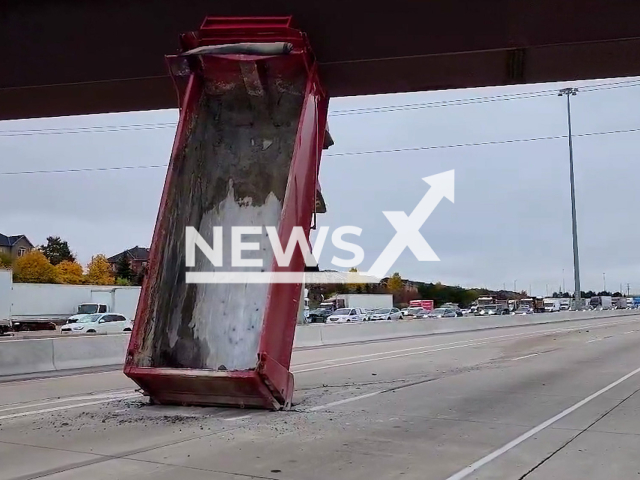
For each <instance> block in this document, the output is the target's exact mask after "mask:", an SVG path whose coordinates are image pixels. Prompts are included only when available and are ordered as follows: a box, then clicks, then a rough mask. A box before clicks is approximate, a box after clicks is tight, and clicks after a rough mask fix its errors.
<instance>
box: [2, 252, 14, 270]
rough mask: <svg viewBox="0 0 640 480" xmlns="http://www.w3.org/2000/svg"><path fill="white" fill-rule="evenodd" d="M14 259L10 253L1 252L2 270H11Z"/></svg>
mask: <svg viewBox="0 0 640 480" xmlns="http://www.w3.org/2000/svg"><path fill="white" fill-rule="evenodd" d="M12 263H13V259H12V258H11V255H9V254H8V253H4V252H0V268H11V264H12Z"/></svg>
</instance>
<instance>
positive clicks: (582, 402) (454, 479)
mask: <svg viewBox="0 0 640 480" xmlns="http://www.w3.org/2000/svg"><path fill="white" fill-rule="evenodd" d="M638 372H640V368H636V369H635V370H634V371H633V372H631V373H627V374H626V375H625V376H624V377H622V378H619V379H618V380H616V381H615V382H613V383H610V384H609V385H607V386H606V387H604V388H601V389H600V390H598V391H597V392H596V393H594V394H592V395H589V396H588V397H587V398H585V399H584V400H580V401H579V402H578V403H576V404H574V405H573V406H571V407H569V408H567V409H566V410H563V411H562V412H560V413H559V414H557V415H556V416H555V417H552V418H550V419H549V420H547V421H546V422H543V423H541V424H540V425H538V426H537V427H534V428H532V429H531V430H529V431H528V432H526V433H523V434H522V435H520V436H519V437H518V438H516V439H515V440H512V441H510V442H509V443H507V444H506V445H504V446H503V447H501V448H499V449H498V450H495V451H494V452H492V453H490V454H489V455H487V456H486V457H483V458H481V459H480V460H478V461H477V462H474V463H472V464H471V465H469V466H468V467H467V468H465V469H463V470H460V471H459V472H458V473H456V474H454V475H452V476H450V477H449V478H447V480H461V479H463V478H465V477H466V476H467V475H469V474H471V473H473V472H475V471H476V470H478V469H479V468H480V467H482V466H483V465H486V464H487V463H489V462H490V461H492V460H494V459H496V458H498V457H499V456H500V455H502V454H503V453H505V452H508V451H509V450H511V449H512V448H514V447H516V446H518V445H520V444H521V443H522V442H524V441H525V440H527V439H529V438H531V437H532V436H534V435H535V434H536V433H538V432H540V431H542V430H544V429H545V428H547V427H548V426H549V425H552V424H554V423H555V422H557V421H558V420H560V419H561V418H564V417H566V416H567V415H569V414H570V413H571V412H574V411H576V410H577V409H579V408H580V407H582V406H584V405H586V404H587V403H589V402H590V401H591V400H593V399H594V398H597V397H599V396H600V395H602V394H603V393H606V392H608V391H609V390H611V389H612V388H613V387H615V386H617V385H620V384H621V383H622V382H624V381H625V380H628V379H629V378H631V377H633V376H634V375H636V374H637V373H638Z"/></svg>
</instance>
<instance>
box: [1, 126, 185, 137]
mask: <svg viewBox="0 0 640 480" xmlns="http://www.w3.org/2000/svg"><path fill="white" fill-rule="evenodd" d="M176 125H177V124H176V123H146V124H145V123H141V124H131V125H95V126H93V127H73V128H71V127H70V128H42V129H33V130H5V131H0V137H29V136H32V135H67V134H76V133H105V132H127V131H135V130H159V129H163V128H175V127H176Z"/></svg>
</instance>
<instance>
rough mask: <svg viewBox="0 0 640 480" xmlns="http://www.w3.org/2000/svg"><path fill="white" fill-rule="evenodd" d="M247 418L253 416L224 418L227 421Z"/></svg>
mask: <svg viewBox="0 0 640 480" xmlns="http://www.w3.org/2000/svg"><path fill="white" fill-rule="evenodd" d="M245 418H251V415H241V416H239V417H231V418H224V419H223V420H225V421H227V422H235V421H236V420H244V419H245Z"/></svg>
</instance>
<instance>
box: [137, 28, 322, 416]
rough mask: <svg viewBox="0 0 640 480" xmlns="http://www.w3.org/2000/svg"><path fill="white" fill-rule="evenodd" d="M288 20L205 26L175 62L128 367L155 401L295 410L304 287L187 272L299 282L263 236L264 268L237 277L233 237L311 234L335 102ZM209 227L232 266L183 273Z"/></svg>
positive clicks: (255, 254) (298, 264) (202, 263)
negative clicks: (170, 114) (174, 103)
mask: <svg viewBox="0 0 640 480" xmlns="http://www.w3.org/2000/svg"><path fill="white" fill-rule="evenodd" d="M289 22H290V19H276V20H274V21H273V22H272V24H267V23H268V22H267V23H265V22H257V23H255V24H252V23H251V21H246V19H245V21H243V22H240V23H239V24H237V25H235V26H232V27H231V28H230V26H229V24H228V23H227V20H226V19H212V18H207V19H206V20H205V22H204V24H203V26H202V27H201V29H200V31H198V32H195V33H192V34H186V35H184V36H183V38H182V41H183V47H184V49H185V50H186V53H185V54H184V55H183V56H181V57H180V56H179V57H176V58H173V59H172V60H170V63H171V61H173V62H174V63H175V62H184V61H185V59H186V60H187V63H186V64H183V67H182V70H181V71H182V72H183V73H184V72H185V68H184V65H187V66H188V69H187V70H186V71H188V75H187V76H188V82H187V86H186V88H185V91H184V92H181V95H180V96H181V98H182V99H183V103H182V107H181V114H180V122H179V125H178V131H177V134H176V140H175V143H174V149H173V152H172V158H171V162H170V165H169V170H168V173H167V179H166V181H165V189H164V192H163V198H162V201H161V207H160V213H159V215H158V221H157V224H156V230H155V232H154V237H153V242H152V247H151V256H150V266H149V273H148V275H147V281H146V283H145V285H144V287H143V290H142V293H141V297H140V303H139V307H138V312H137V316H136V322H135V325H134V331H133V333H132V337H131V342H130V345H129V349H128V355H127V361H126V366H125V373H126V374H127V375H129V376H130V377H131V378H133V379H134V380H135V381H136V382H137V383H138V384H139V385H140V386H141V387H142V388H143V390H144V391H145V392H146V393H147V394H148V395H149V396H150V397H151V398H152V399H153V400H155V401H156V402H159V403H190V404H206V405H238V406H259V407H266V408H281V407H282V406H285V405H287V404H288V403H290V401H291V395H292V391H293V377H292V374H291V373H290V372H289V371H288V369H289V364H290V360H291V350H292V345H293V335H294V331H295V325H296V321H297V315H298V311H299V303H300V298H301V292H302V290H301V283H288V284H281V283H251V282H247V283H207V282H203V283H187V281H186V271H193V272H213V273H215V272H216V271H228V270H232V271H234V272H235V271H241V272H242V271H245V272H246V271H251V272H261V273H262V272H274V271H281V270H282V271H291V272H303V271H304V260H303V258H302V254H301V252H299V250H297V251H296V253H295V254H294V257H293V259H292V261H291V263H290V266H289V267H287V268H284V267H279V266H277V267H276V266H275V265H274V254H273V250H272V247H271V242H270V240H269V239H268V236H267V233H266V230H265V228H261V229H260V232H261V233H257V234H255V235H252V236H251V241H252V242H256V243H258V244H259V248H258V249H257V250H256V251H245V252H243V258H250V259H254V260H255V259H259V260H262V265H263V266H262V267H261V268H260V267H257V268H254V267H233V268H232V267H231V265H230V263H231V258H232V252H231V239H232V227H237V226H243V227H247V226H251V227H266V226H276V227H277V228H278V234H279V237H280V243H281V245H286V244H287V243H288V240H289V234H290V233H291V231H292V229H293V227H295V226H301V227H302V228H303V230H304V231H305V233H306V236H307V238H308V235H309V229H310V226H311V220H312V215H313V211H314V208H315V206H316V200H317V195H316V192H317V188H318V187H317V175H318V167H319V161H320V154H321V152H322V146H323V144H324V140H325V138H324V132H325V123H326V109H327V99H326V97H325V96H324V93H323V92H322V89H321V88H320V85H319V82H318V80H317V76H316V73H315V64H314V62H313V57H312V55H311V53H310V49H309V47H308V45H307V43H306V37H305V36H304V35H303V34H301V32H298V31H296V30H294V29H292V28H290V27H289ZM256 38H259V39H260V43H259V44H257V43H252V42H254V40H255V39H256ZM182 80H184V79H182ZM182 80H181V79H178V80H177V82H176V83H177V84H178V83H180V81H182ZM214 227H222V230H221V231H222V236H221V240H222V243H221V245H222V256H221V257H222V260H223V265H222V266H215V268H214V266H213V265H212V262H211V260H210V259H209V258H208V257H207V256H206V255H204V254H203V253H202V252H201V251H199V250H198V249H196V253H195V258H194V261H195V266H194V267H193V268H188V269H186V270H185V264H186V250H187V248H186V235H187V234H186V232H187V230H188V229H191V228H193V229H195V232H197V233H198V234H199V235H201V236H202V238H203V239H204V240H205V241H206V242H207V243H208V244H209V245H213V246H214V248H215V246H216V240H214V237H215V235H214V233H213V232H214ZM219 240H220V239H218V241H219ZM245 241H246V240H245ZM300 278H301V281H302V276H301V277H300Z"/></svg>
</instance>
